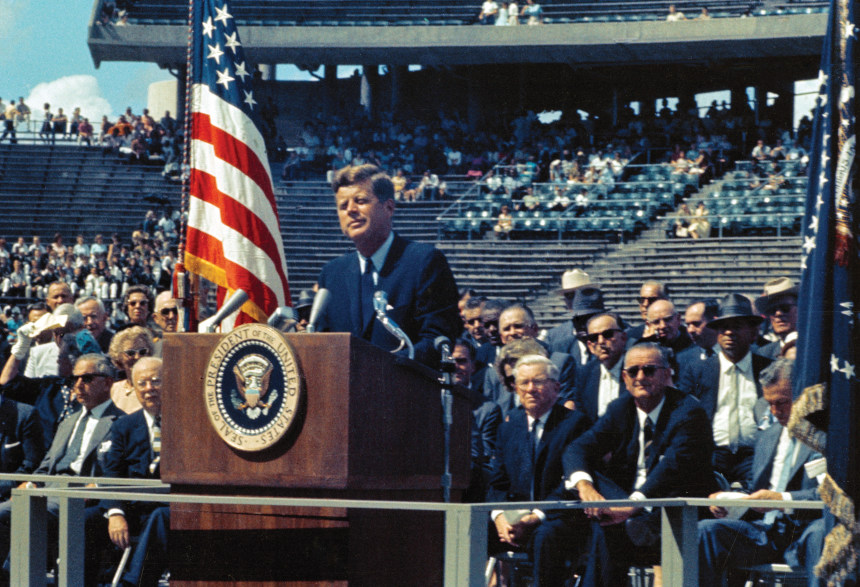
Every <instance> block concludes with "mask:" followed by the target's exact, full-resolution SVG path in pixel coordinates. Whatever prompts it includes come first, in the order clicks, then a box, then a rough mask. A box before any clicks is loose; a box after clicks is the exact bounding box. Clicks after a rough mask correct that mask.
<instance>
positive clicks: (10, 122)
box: [0, 100, 18, 145]
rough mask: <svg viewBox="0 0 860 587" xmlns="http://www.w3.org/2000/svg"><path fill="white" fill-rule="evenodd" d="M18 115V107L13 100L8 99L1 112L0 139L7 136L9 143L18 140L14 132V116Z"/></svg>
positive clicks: (14, 142)
mask: <svg viewBox="0 0 860 587" xmlns="http://www.w3.org/2000/svg"><path fill="white" fill-rule="evenodd" d="M17 116H18V107H17V106H15V100H10V101H9V106H8V107H7V108H6V109H5V111H4V112H3V118H4V119H3V134H2V135H0V141H2V140H3V139H5V138H6V137H9V144H10V145H14V144H16V143H17V142H18V138H17V136H16V134H15V125H16V120H15V118H16V117H17Z"/></svg>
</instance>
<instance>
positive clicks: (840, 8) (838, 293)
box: [791, 0, 860, 584]
mask: <svg viewBox="0 0 860 587" xmlns="http://www.w3.org/2000/svg"><path fill="white" fill-rule="evenodd" d="M856 37H857V27H856V26H855V24H854V2H853V1H852V0H833V1H832V2H831V5H830V21H829V25H828V30H827V35H826V37H825V43H824V49H823V52H822V58H821V70H820V72H819V75H818V81H819V91H818V106H817V109H816V116H815V125H814V130H813V137H812V141H813V142H812V149H813V153H812V157H811V160H810V165H809V190H808V193H807V202H806V213H805V216H804V223H803V228H802V237H803V250H802V254H801V259H802V260H801V268H802V271H803V273H802V277H801V285H800V297H799V303H798V305H799V315H800V316H799V318H800V320H799V325H798V340H797V365H796V367H797V373H796V378H795V391H796V392H797V393H800V392H803V395H802V396H801V397H800V399H799V401H798V403H797V404H796V405H795V413H793V415H792V422H791V426H792V432H793V433H795V434H796V435H798V436H800V437H801V438H804V439H805V440H812V444H813V445H814V446H815V447H816V448H818V449H819V450H823V451H824V453H825V455H826V457H827V472H828V474H827V477H826V478H825V481H824V482H823V483H822V486H821V495H822V499H824V501H825V503H826V504H827V506H828V512H829V514H828V515H829V516H830V518H829V519H830V521H831V528H832V529H831V531H830V534H829V535H828V537H827V544H828V548H829V549H832V550H830V552H825V554H824V556H823V557H822V560H821V561H820V563H819V566H818V568H817V572H818V573H819V575H820V576H822V577H824V578H826V579H827V581H828V583H830V584H835V583H836V582H838V581H839V580H840V579H841V578H844V576H845V574H846V573H847V572H850V570H851V568H852V567H853V566H854V565H855V564H856V556H857V551H856V547H854V546H853V545H852V541H853V542H855V543H856V542H857V541H858V540H860V536H858V535H856V534H854V533H855V532H856V531H857V530H855V528H857V526H856V524H857V520H856V516H855V514H854V507H855V504H856V503H857V498H858V497H860V485H858V482H860V467H858V465H860V396H858V393H860V385H858V379H857V373H856V366H857V358H858V355H857V350H858V348H860V346H858V342H860V340H858V335H860V324H858V320H860V316H858V310H860V305H858V304H860V281H858V279H860V258H858V246H857V245H858V241H857V236H858V223H857V221H858V218H860V214H858V206H857V201H856V196H857V191H856V189H855V181H856V180H857V178H856V177H855V171H856V162H855V156H854V153H855V142H856V139H855V118H856V116H855V108H856V100H855V96H854V77H855V64H856V63H857V61H856V59H855V55H854V51H855V46H856V43H855V41H856ZM795 424H797V425H795Z"/></svg>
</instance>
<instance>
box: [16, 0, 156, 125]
mask: <svg viewBox="0 0 860 587" xmlns="http://www.w3.org/2000/svg"><path fill="white" fill-rule="evenodd" d="M94 4H95V0H62V1H61V2H57V1H56V0H53V1H50V0H48V1H46V0H0V39H3V48H2V50H0V97H2V98H3V100H4V101H5V102H7V103H8V101H9V100H10V99H15V100H17V99H18V97H19V96H24V98H25V99H26V98H27V97H28V96H31V93H32V92H33V90H34V89H36V87H37V86H38V85H39V84H46V83H47V84H50V85H49V86H47V87H45V86H43V87H42V91H41V92H38V93H37V94H35V96H37V97H38V96H44V99H48V100H49V101H51V102H52V106H54V109H56V108H57V107H62V108H64V109H65V110H66V111H67V112H69V111H71V110H72V108H74V107H75V106H78V105H80V106H82V107H84V115H87V108H86V107H85V105H87V104H93V106H92V108H93V109H97V105H98V104H99V102H98V101H97V100H96V99H97V98H98V97H101V98H103V99H105V100H106V101H107V104H109V106H110V113H112V114H117V113H119V112H122V111H124V110H125V108H126V107H127V106H131V107H132V109H133V110H134V111H135V112H140V111H141V110H142V109H143V108H144V107H145V106H146V97H147V93H146V92H147V87H148V86H149V84H150V83H152V82H155V81H160V80H166V79H170V78H171V76H170V74H169V73H168V72H167V71H164V70H160V69H159V68H158V67H157V66H156V65H153V64H143V63H113V62H106V63H102V65H101V67H100V68H99V69H96V68H95V65H93V60H92V58H91V57H90V52H89V49H88V48H87V24H88V22H89V19H90V15H91V14H92V11H93V6H94ZM77 76H91V77H90V78H81V77H77ZM93 78H94V80H93ZM41 101H42V99H40V100H39V102H41ZM71 101H74V103H71ZM28 103H29V104H30V106H31V108H33V109H34V110H35V109H36V107H38V108H41V104H38V103H36V104H34V103H32V102H30V101H28ZM102 108H104V106H103V105H102ZM92 115H93V114H92V113H90V116H92Z"/></svg>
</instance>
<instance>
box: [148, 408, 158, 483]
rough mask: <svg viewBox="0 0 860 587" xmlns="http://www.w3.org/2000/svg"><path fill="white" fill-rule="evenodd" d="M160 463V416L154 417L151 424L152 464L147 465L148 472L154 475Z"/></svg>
mask: <svg viewBox="0 0 860 587" xmlns="http://www.w3.org/2000/svg"><path fill="white" fill-rule="evenodd" d="M160 461H161V416H156V417H155V422H154V423H153V424H152V462H150V463H149V472H150V473H151V474H153V475H155V472H156V471H157V470H158V465H159V463H160Z"/></svg>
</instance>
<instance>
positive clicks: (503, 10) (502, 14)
mask: <svg viewBox="0 0 860 587" xmlns="http://www.w3.org/2000/svg"><path fill="white" fill-rule="evenodd" d="M498 4H499V11H498V12H497V13H496V22H495V23H494V24H495V25H496V26H508V5H507V3H505V2H499V3H498Z"/></svg>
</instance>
